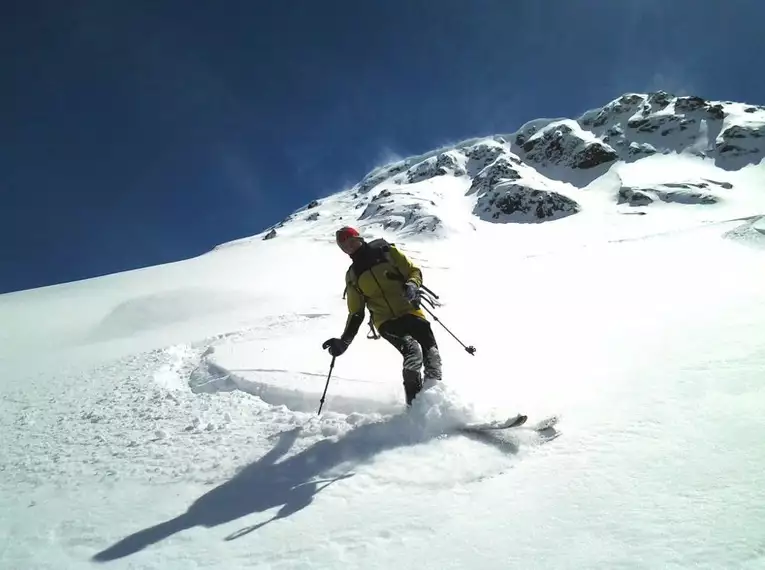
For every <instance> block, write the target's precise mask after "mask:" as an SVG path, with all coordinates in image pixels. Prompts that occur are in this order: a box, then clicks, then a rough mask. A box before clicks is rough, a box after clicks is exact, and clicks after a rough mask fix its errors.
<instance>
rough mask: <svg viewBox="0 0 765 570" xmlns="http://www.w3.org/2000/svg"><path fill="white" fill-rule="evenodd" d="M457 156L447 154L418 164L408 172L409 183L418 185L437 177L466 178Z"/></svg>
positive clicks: (451, 153) (453, 153)
mask: <svg viewBox="0 0 765 570" xmlns="http://www.w3.org/2000/svg"><path fill="white" fill-rule="evenodd" d="M456 154H457V153H456V152H445V153H441V154H439V155H438V156H437V157H431V158H428V159H427V160H424V161H422V162H420V163H418V164H416V165H415V166H413V167H412V168H410V169H409V170H408V171H407V172H406V179H407V183H409V184H416V183H417V182H422V181H423V180H429V179H431V178H435V177H436V176H445V175H452V176H464V175H465V174H466V171H465V169H464V168H463V167H462V165H461V164H460V162H459V161H458V159H457V156H455V155H456Z"/></svg>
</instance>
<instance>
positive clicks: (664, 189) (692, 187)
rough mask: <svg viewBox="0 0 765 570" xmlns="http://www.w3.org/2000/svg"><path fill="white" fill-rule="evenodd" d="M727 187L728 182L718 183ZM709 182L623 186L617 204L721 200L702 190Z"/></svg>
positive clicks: (685, 202)
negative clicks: (642, 186) (637, 186)
mask: <svg viewBox="0 0 765 570" xmlns="http://www.w3.org/2000/svg"><path fill="white" fill-rule="evenodd" d="M716 184H718V185H720V186H721V187H723V188H725V187H727V186H728V183H716ZM708 187H709V184H708V183H706V182H701V183H692V182H687V183H666V184H659V185H657V186H655V187H650V188H649V187H645V188H630V187H626V186H625V187H622V188H620V189H619V192H618V194H617V204H629V205H630V206H647V205H649V204H652V203H654V202H655V201H657V200H659V201H661V202H667V203H676V204H702V205H708V204H716V203H718V202H719V201H720V200H719V198H718V197H717V196H715V195H714V194H711V193H709V192H702V191H700V189H705V188H708Z"/></svg>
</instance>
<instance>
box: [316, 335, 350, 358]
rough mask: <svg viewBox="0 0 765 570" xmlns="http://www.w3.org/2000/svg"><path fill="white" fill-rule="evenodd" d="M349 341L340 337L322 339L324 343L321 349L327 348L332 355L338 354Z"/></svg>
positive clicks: (344, 348) (345, 348) (342, 351)
mask: <svg viewBox="0 0 765 570" xmlns="http://www.w3.org/2000/svg"><path fill="white" fill-rule="evenodd" d="M350 344H351V343H350V342H348V341H345V340H343V339H341V338H330V339H328V340H326V341H324V344H322V345H321V347H322V348H323V349H329V353H330V354H331V355H332V356H340V355H341V354H342V353H344V352H345V351H346V350H347V349H348V346H349V345H350Z"/></svg>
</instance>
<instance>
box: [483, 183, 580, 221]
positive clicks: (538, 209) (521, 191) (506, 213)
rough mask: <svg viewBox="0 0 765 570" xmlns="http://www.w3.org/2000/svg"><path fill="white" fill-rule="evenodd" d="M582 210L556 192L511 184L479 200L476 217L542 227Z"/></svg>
mask: <svg viewBox="0 0 765 570" xmlns="http://www.w3.org/2000/svg"><path fill="white" fill-rule="evenodd" d="M579 211H580V206H579V204H577V203H576V202H575V201H574V200H572V199H570V198H567V197H566V196H563V195H561V194H558V193H557V192H552V191H549V190H539V189H534V188H528V187H526V186H522V185H519V184H510V185H508V186H505V187H503V188H502V189H501V190H495V191H492V192H490V193H487V194H484V195H483V196H482V197H481V198H479V199H478V203H477V205H476V208H475V213H476V214H477V215H478V216H480V217H481V218H483V219H485V220H489V221H494V222H514V223H539V222H544V221H550V220H556V219H560V218H564V217H566V216H570V215H572V214H576V213H577V212H579Z"/></svg>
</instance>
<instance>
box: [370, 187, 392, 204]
mask: <svg viewBox="0 0 765 570" xmlns="http://www.w3.org/2000/svg"><path fill="white" fill-rule="evenodd" d="M391 196H392V193H391V191H390V190H388V189H387V188H386V189H385V190H381V191H380V192H379V193H378V194H377V195H376V196H375V197H373V198H372V202H377V201H378V200H382V199H383V198H390V197H391Z"/></svg>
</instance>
